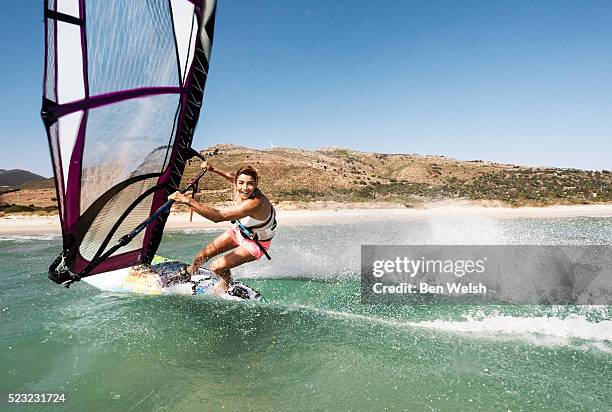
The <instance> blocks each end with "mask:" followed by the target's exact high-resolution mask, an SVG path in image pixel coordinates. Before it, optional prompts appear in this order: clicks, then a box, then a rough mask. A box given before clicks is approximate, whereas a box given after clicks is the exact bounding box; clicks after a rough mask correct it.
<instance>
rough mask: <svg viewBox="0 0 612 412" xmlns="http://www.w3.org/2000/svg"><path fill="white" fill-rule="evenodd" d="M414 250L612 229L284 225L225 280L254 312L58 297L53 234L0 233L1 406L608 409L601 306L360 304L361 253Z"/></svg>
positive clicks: (187, 246) (549, 224)
mask: <svg viewBox="0 0 612 412" xmlns="http://www.w3.org/2000/svg"><path fill="white" fill-rule="evenodd" d="M281 224H282V222H281ZM217 233H218V232H214V231H175V232H168V233H167V234H166V235H165V238H164V241H163V242H162V245H161V247H160V254H162V255H165V256H169V257H172V258H176V259H181V260H189V259H190V258H191V256H192V255H193V254H194V253H195V252H196V251H197V249H198V248H199V247H200V246H201V245H203V244H204V243H206V242H207V241H209V240H211V239H212V238H213V237H214V236H215V235H216V234H217ZM411 243H439V244H453V243H458V244H468V243H480V244H503V243H519V244H611V243H612V219H611V218H573V219H520V220H506V221H496V220H472V219H466V218H462V219H440V220H436V221H427V222H417V223H394V222H388V223H384V224H380V223H378V224H371V223H367V224H366V223H361V224H338V225H312V226H295V227H282V230H281V232H280V233H279V235H278V237H277V238H276V239H275V241H274V244H273V247H272V249H271V252H272V255H273V260H272V262H265V261H262V262H258V263H256V264H252V265H249V266H245V267H244V268H241V269H240V270H238V271H236V272H235V276H236V277H237V278H241V279H243V281H244V282H245V283H247V284H249V285H251V286H253V287H255V288H256V289H257V290H259V291H260V292H262V293H263V294H264V295H265V296H266V297H267V299H268V303H264V304H261V303H248V302H246V303H242V302H240V303H235V302H234V303H232V302H227V301H222V300H218V299H214V298H209V297H202V296H193V297H191V296H190V297H185V296H163V297H154V296H138V295H119V294H110V293H106V292H100V291H98V290H96V289H94V288H92V287H91V286H89V285H87V284H77V285H74V286H73V287H72V288H71V289H69V290H66V289H64V288H62V287H59V286H56V285H55V284H53V283H51V282H50V281H48V280H47V278H46V268H47V267H48V265H49V263H50V262H51V261H52V260H53V258H54V257H55V256H56V255H57V253H58V252H59V251H60V244H61V242H60V239H59V237H57V236H1V235H0V259H1V261H2V269H1V271H2V276H1V278H0V282H1V284H0V314H1V318H2V325H3V328H2V331H3V333H2V335H1V336H0V348H1V351H0V364H1V366H2V369H3V371H4V373H2V374H1V375H0V392H2V397H3V400H2V401H3V402H5V399H6V394H8V393H23V392H29V393H42V392H56V393H57V392H60V393H65V397H66V403H65V404H64V405H63V406H62V409H65V410H87V409H103V410H194V411H195V410H218V409H221V408H225V409H226V410H238V409H240V410H270V409H280V410H293V409H299V410H303V409H306V410H310V409H317V410H385V409H388V410H477V409H481V410H500V411H507V410H512V411H519V410H551V411H553V410H554V411H558V410H611V409H612V396H611V395H610V394H611V393H612V384H611V382H612V309H611V308H610V307H608V306H605V307H602V306H598V307H594V306H591V307H571V306H570V307H539V306H529V305H516V306H484V307H477V306H459V305H443V304H440V305H433V304H431V305H413V306H366V305H362V304H361V303H360V295H359V275H358V272H359V246H360V244H411ZM3 406H4V405H3ZM45 407H46V408H49V409H55V408H57V406H55V407H54V406H52V405H46V406H45ZM45 407H43V406H39V408H45ZM23 409H27V410H31V409H32V408H31V407H29V406H28V407H25V408H23Z"/></svg>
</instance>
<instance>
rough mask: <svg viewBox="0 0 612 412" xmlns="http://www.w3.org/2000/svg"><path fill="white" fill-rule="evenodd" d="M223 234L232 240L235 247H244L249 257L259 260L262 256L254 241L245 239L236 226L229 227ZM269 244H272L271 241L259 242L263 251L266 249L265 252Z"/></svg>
mask: <svg viewBox="0 0 612 412" xmlns="http://www.w3.org/2000/svg"><path fill="white" fill-rule="evenodd" d="M225 233H227V234H228V235H229V236H230V237H231V238H232V240H233V241H234V242H235V243H236V245H238V246H242V247H244V248H245V249H246V250H248V251H249V253H250V254H251V255H253V256H255V257H256V258H257V260H259V258H261V257H262V256H264V253H263V252H262V251H261V249H260V248H259V246H257V243H255V241H253V240H251V239H247V238H245V237H244V236H242V233H241V232H240V228H239V227H238V226H232V227H230V228H229V229H227V230H226V231H225ZM270 243H272V239H270V240H265V241H261V240H260V241H259V244H260V245H261V246H262V247H263V248H264V249H266V251H267V250H268V248H269V247H270Z"/></svg>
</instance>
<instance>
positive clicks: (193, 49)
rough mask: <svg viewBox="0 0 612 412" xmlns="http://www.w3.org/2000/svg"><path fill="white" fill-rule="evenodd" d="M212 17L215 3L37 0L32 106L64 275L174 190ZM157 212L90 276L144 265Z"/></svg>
mask: <svg viewBox="0 0 612 412" xmlns="http://www.w3.org/2000/svg"><path fill="white" fill-rule="evenodd" d="M214 16H215V0H46V1H45V66H44V67H45V74H44V84H43V106H42V112H41V114H42V118H43V122H44V124H45V128H46V131H47V138H48V141H49V148H50V153H51V158H52V161H53V172H54V176H55V185H56V190H57V199H58V200H57V201H58V206H59V212H60V220H61V225H62V234H63V248H64V250H63V252H62V254H61V255H60V257H58V259H60V260H61V263H62V266H63V267H64V268H65V269H66V270H67V271H69V272H71V273H72V274H78V273H81V272H82V271H83V270H84V269H85V268H88V267H89V266H90V264H91V262H92V261H95V260H96V259H97V258H99V257H100V256H101V255H103V254H104V252H105V251H107V250H109V248H110V247H112V246H113V245H115V244H116V243H117V240H118V239H119V238H120V237H121V236H123V235H125V234H126V233H129V232H130V231H131V230H132V229H134V228H135V227H136V226H137V225H138V224H140V223H141V222H142V221H143V220H145V219H146V218H148V217H149V216H150V215H151V214H152V213H153V212H155V210H157V209H158V208H159V207H160V206H161V205H162V204H163V203H164V202H165V201H166V198H167V196H168V194H169V193H171V192H172V191H173V190H176V188H177V187H178V184H179V182H180V179H181V176H182V173H183V170H184V167H185V161H186V159H187V156H188V150H189V148H190V146H191V141H192V138H193V132H194V130H195V126H196V123H197V120H198V117H199V113H200V108H201V106H202V99H203V94H204V84H205V82H206V77H207V74H208V67H209V59H210V51H211V46H212V39H213V29H214ZM167 215H168V213H165V214H163V215H162V216H161V217H160V218H159V219H158V220H157V221H155V222H154V223H152V224H151V225H150V226H149V227H148V228H147V229H146V230H144V231H142V232H141V233H140V234H139V235H138V236H137V237H136V238H134V239H133V240H132V242H131V243H130V244H128V245H126V246H125V247H123V248H120V249H119V250H117V251H116V252H115V253H114V254H112V255H111V256H110V257H109V258H108V259H106V260H104V261H103V262H101V263H99V265H97V266H96V267H95V268H94V269H93V270H92V271H91V273H89V274H96V273H101V272H105V271H109V270H115V269H120V268H123V267H127V266H131V265H134V264H138V263H149V262H150V261H151V259H152V258H153V256H154V254H155V251H156V250H157V247H158V246H159V242H160V240H161V236H162V232H163V228H164V225H165V222H166V218H167ZM55 263H57V262H55ZM52 267H53V265H52ZM50 273H51V272H50ZM54 280H56V281H57V279H54Z"/></svg>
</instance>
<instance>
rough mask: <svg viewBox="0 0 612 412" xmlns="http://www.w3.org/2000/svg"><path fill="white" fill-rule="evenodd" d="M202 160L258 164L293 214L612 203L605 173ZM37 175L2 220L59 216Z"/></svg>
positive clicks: (225, 188)
mask: <svg viewBox="0 0 612 412" xmlns="http://www.w3.org/2000/svg"><path fill="white" fill-rule="evenodd" d="M201 153H202V154H204V155H206V156H210V162H211V163H212V164H213V165H215V166H217V167H218V168H220V169H223V170H226V171H231V172H233V171H235V170H236V169H238V167H239V166H240V165H242V164H245V163H249V164H251V165H253V166H254V167H256V168H257V169H258V170H259V171H260V174H261V180H260V187H261V188H262V190H263V191H264V192H265V193H266V194H267V195H268V196H269V197H270V199H271V200H272V201H273V202H275V203H280V202H292V203H290V204H286V205H287V207H291V205H296V204H297V205H300V206H306V205H308V204H312V202H315V201H336V202H346V203H361V204H363V202H367V203H378V202H385V203H394V204H397V206H398V207H402V206H405V207H414V206H418V205H419V204H421V203H424V202H428V201H437V200H448V199H467V200H475V201H482V202H484V203H493V204H502V205H510V206H547V205H561V204H590V203H607V202H612V173H611V172H610V171H606V170H602V171H589V170H578V169H560V168H548V167H525V166H517V165H510V164H501V163H494V162H488V161H484V160H472V161H461V160H456V159H451V158H447V157H444V156H421V155H415V154H383V153H366V152H358V151H355V150H351V149H345V148H337V147H332V148H322V149H319V150H316V151H309V150H302V149H287V148H273V149H265V150H257V149H250V148H247V147H241V146H235V145H229V144H221V145H216V146H212V147H209V148H207V149H205V150H203V151H201ZM199 166H200V161H199V160H198V161H192V162H191V163H190V164H188V165H187V167H186V169H185V174H184V176H183V182H182V183H183V184H184V183H186V181H187V180H189V179H191V178H192V177H193V176H195V175H196V174H197V173H198V172H199ZM3 172H7V171H3ZM22 172H24V171H22ZM25 173H29V172H25ZM3 174H4V173H3ZM30 175H34V174H30ZM26 176H27V175H26ZM34 176H37V177H38V180H35V181H33V182H32V181H31V182H29V183H26V184H23V185H22V186H20V187H17V188H15V187H13V188H11V189H6V190H5V192H8V193H4V194H2V193H1V191H0V214H1V213H2V212H5V213H10V212H28V211H30V212H34V213H39V212H45V213H56V210H57V204H56V202H57V200H56V194H55V187H54V183H53V179H45V178H43V177H41V176H38V175H34ZM232 197H233V191H232V189H231V187H230V185H229V184H228V182H227V181H226V180H224V179H223V178H221V177H219V176H218V175H216V174H214V173H210V174H209V175H207V176H206V177H204V179H203V180H202V182H201V183H200V192H199V193H198V195H197V198H198V200H202V201H206V202H212V203H220V202H228V201H230V200H231V199H232Z"/></svg>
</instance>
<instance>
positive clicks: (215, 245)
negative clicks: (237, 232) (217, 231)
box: [187, 232, 238, 275]
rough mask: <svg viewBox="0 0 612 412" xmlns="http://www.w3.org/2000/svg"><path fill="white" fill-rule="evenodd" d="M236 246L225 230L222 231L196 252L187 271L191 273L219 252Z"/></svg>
mask: <svg viewBox="0 0 612 412" xmlns="http://www.w3.org/2000/svg"><path fill="white" fill-rule="evenodd" d="M236 246H238V245H237V244H236V242H234V240H233V239H232V237H231V236H230V235H229V234H228V233H227V232H224V233H222V234H221V235H219V236H217V237H216V238H215V240H213V241H212V242H210V243H209V244H208V245H206V246H205V247H204V248H203V249H202V250H200V251H199V252H198V254H197V255H196V257H195V259H194V260H193V263H192V264H191V266H188V267H187V272H189V274H191V275H193V274H194V273H195V272H196V271H197V270H198V268H199V267H200V266H201V265H203V264H204V263H206V262H207V261H208V260H209V259H210V258H212V257H215V256H217V255H218V254H220V253H223V252H227V251H228V250H231V249H233V248H235V247H236Z"/></svg>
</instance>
